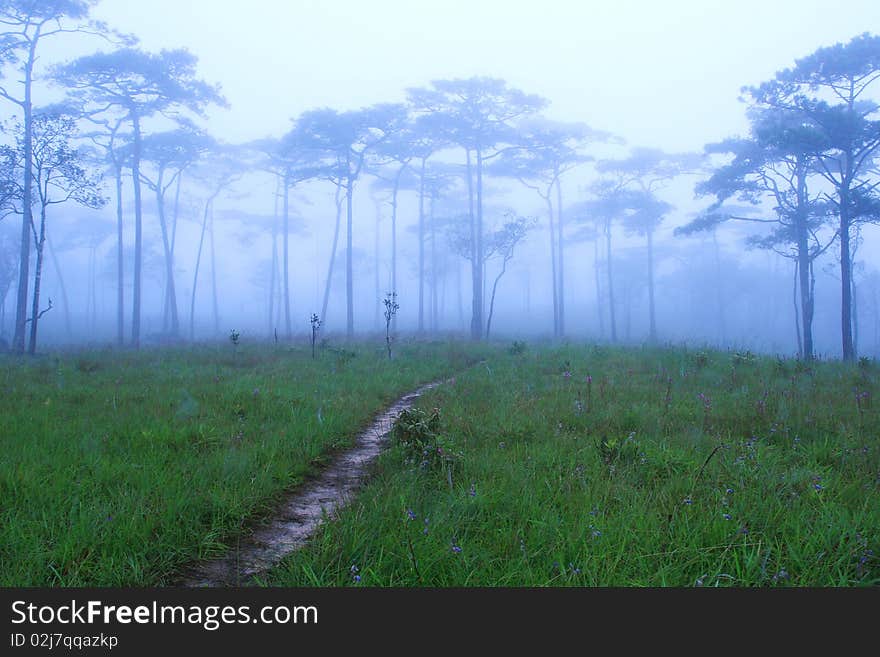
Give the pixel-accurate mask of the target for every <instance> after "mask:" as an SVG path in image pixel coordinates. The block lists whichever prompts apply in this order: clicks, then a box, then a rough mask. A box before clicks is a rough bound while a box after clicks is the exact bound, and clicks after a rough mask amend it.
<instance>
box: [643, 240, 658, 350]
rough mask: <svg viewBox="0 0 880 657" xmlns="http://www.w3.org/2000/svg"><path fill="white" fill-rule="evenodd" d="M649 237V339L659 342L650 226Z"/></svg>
mask: <svg viewBox="0 0 880 657" xmlns="http://www.w3.org/2000/svg"><path fill="white" fill-rule="evenodd" d="M646 232H647V237H648V325H649V329H648V341H649V342H650V343H651V344H654V343H656V342H657V314H656V311H655V308H654V231H653V230H652V229H651V228H650V227H649V228H648V230H647V231H646Z"/></svg>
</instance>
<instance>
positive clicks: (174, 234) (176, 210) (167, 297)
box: [162, 169, 183, 335]
mask: <svg viewBox="0 0 880 657" xmlns="http://www.w3.org/2000/svg"><path fill="white" fill-rule="evenodd" d="M176 178H177V181H176V184H175V191H174V210H173V211H172V212H173V214H172V217H171V248H170V249H169V253H170V254H171V261H172V263H173V262H174V247H175V246H176V244H177V219H178V217H179V216H180V214H179V213H180V180H181V178H183V170H182V169H181V170H179V171H178V172H177V174H176ZM173 270H174V267H173V266H172V271H173ZM169 280H171V281H172V282H173V281H174V277H173V276H172V277H171V278H170V279H169ZM176 289H177V288H176V287H175V288H174V290H172V289H171V288H169V287H168V286H167V285H166V287H165V316H164V317H163V319H162V325H163V326H165V327H166V330H167V325H168V317H169V316H170V315H171V314H172V307H173V308H174V311H176V310H177V308H176V307H177V302H176V295H175V298H174V300H173V301H174V302H173V303H172V298H171V297H172V292H174V291H176ZM179 332H180V322H179V321H178V322H177V329H176V330H175V331H174V334H175V335H178V334H179Z"/></svg>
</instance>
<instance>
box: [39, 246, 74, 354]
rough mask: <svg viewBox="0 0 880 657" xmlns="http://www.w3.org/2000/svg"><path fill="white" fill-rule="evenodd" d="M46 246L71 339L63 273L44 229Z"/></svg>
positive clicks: (68, 337) (66, 330)
mask: <svg viewBox="0 0 880 657" xmlns="http://www.w3.org/2000/svg"><path fill="white" fill-rule="evenodd" d="M46 247H47V248H48V249H49V256H50V257H51V258H52V266H53V267H55V275H56V276H58V287H60V288H61V303H62V305H63V306H64V330H65V332H66V335H67V339H68V340H72V339H73V327H72V326H71V323H70V302H69V301H68V298H67V286H66V285H65V284H64V275H63V274H62V273H61V265H60V264H59V262H58V256H57V255H56V253H55V249H54V248H52V240H51V239H50V237H49V232H48V231H46Z"/></svg>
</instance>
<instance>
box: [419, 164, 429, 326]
mask: <svg viewBox="0 0 880 657" xmlns="http://www.w3.org/2000/svg"><path fill="white" fill-rule="evenodd" d="M426 161H427V158H424V157H423V158H422V167H421V170H420V171H419V334H422V333H424V332H425V162H426Z"/></svg>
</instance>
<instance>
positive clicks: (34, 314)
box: [28, 204, 46, 356]
mask: <svg viewBox="0 0 880 657" xmlns="http://www.w3.org/2000/svg"><path fill="white" fill-rule="evenodd" d="M35 237H36V235H35ZM45 245H46V206H45V204H43V205H42V206H41V208H40V234H39V237H38V238H37V240H36V244H35V247H36V253H37V260H36V262H35V263H34V296H33V303H32V305H31V326H30V342H29V343H28V353H29V354H30V355H31V356H33V355H34V354H35V353H37V324H38V323H39V321H40V286H41V283H42V279H43V248H44V247H45Z"/></svg>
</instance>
